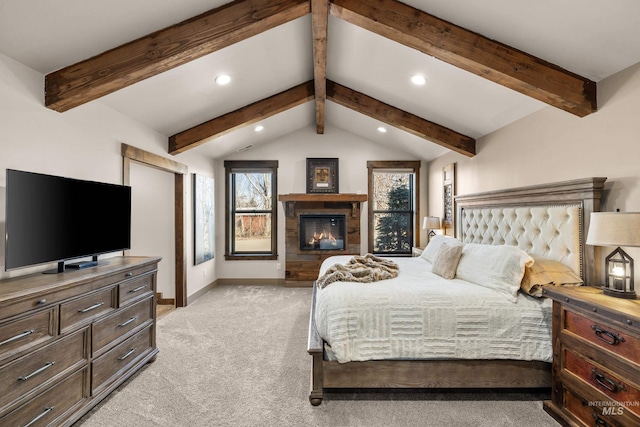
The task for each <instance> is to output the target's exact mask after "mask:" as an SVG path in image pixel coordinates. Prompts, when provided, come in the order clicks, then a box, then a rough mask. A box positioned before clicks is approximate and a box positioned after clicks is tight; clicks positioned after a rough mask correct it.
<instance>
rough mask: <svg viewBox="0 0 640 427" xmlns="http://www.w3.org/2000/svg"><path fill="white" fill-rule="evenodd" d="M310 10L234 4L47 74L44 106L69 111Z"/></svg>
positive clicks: (256, 0) (301, 2)
mask: <svg viewBox="0 0 640 427" xmlns="http://www.w3.org/2000/svg"><path fill="white" fill-rule="evenodd" d="M310 11H311V9H310V5H309V0H236V1H233V2H231V3H228V4H226V5H223V6H221V7H218V8H216V9H212V10H210V11H208V12H205V13H203V14H201V15H198V16H196V17H194V18H191V19H188V20H186V21H183V22H181V23H179V24H176V25H173V26H171V27H168V28H165V29H163V30H160V31H156V32H154V33H151V34H149V35H146V36H144V37H141V38H139V39H137V40H134V41H132V42H129V43H126V44H123V45H121V46H119V47H116V48H114V49H111V50H108V51H106V52H104V53H101V54H99V55H97V56H94V57H93V58H90V59H87V60H84V61H81V62H78V63H77V64H73V65H70V66H68V67H65V68H63V69H61V70H58V71H55V72H53V73H50V74H48V75H47V76H46V77H45V105H46V106H47V107H49V108H51V109H53V110H56V111H66V110H69V109H71V108H74V107H77V106H78V105H82V104H84V103H86V102H89V101H93V100H95V99H98V98H100V97H102V96H104V95H107V94H110V93H112V92H115V91H117V90H119V89H122V88H124V87H127V86H129V85H131V84H133V83H137V82H139V81H141V80H144V79H147V78H149V77H153V76H155V75H158V74H160V73H162V72H164V71H167V70H170V69H172V68H175V67H177V66H180V65H183V64H186V63H187V62H189V61H192V60H194V59H197V58H200V57H202V56H204V55H208V54H210V53H213V52H215V51H218V50H220V49H222V48H224V47H227V46H230V45H232V44H234V43H237V42H239V41H242V40H245V39H247V38H249V37H252V36H255V35H256V34H260V33H262V32H264V31H267V30H269V29H271V28H274V27H277V26H279V25H281V24H284V23H286V22H289V21H292V20H294V19H296V18H299V17H302V16H304V15H306V14H308V13H309V12H310Z"/></svg>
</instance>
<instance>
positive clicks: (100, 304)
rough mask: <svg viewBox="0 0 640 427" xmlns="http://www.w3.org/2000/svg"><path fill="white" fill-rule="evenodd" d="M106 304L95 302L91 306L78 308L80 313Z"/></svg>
mask: <svg viewBox="0 0 640 427" xmlns="http://www.w3.org/2000/svg"><path fill="white" fill-rule="evenodd" d="M103 305H104V303H103V302H99V303H97V304H93V305H92V306H91V307H87V308H83V309H82V310H78V313H87V312H89V311H91V310H95V309H96V308H99V307H102V306H103Z"/></svg>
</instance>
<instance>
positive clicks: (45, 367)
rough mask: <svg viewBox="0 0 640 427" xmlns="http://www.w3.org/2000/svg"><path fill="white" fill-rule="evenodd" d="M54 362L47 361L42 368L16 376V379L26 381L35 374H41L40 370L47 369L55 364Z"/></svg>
mask: <svg viewBox="0 0 640 427" xmlns="http://www.w3.org/2000/svg"><path fill="white" fill-rule="evenodd" d="M55 363H56V362H47V363H46V364H45V365H44V366H43V367H42V368H40V369H36V370H35V371H33V372H32V373H30V374H29V375H26V376H24V377H20V378H18V381H26V380H28V379H31V378H33V377H35V376H36V375H38V374H41V373H42V372H44V371H46V370H47V369H49V368H50V367H52V366H53V365H55Z"/></svg>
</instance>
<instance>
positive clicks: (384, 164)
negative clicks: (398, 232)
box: [367, 160, 421, 256]
mask: <svg viewBox="0 0 640 427" xmlns="http://www.w3.org/2000/svg"><path fill="white" fill-rule="evenodd" d="M420 165H421V161H420V160H370V161H368V162H367V170H368V173H367V180H368V192H369V194H368V200H369V203H367V205H368V223H369V228H368V230H367V234H368V247H369V252H371V253H374V254H379V255H384V256H411V255H412V250H411V249H410V250H409V252H407V253H405V252H401V253H397V254H396V253H388V252H374V244H373V243H374V240H373V237H374V232H375V226H374V213H376V212H378V211H377V210H374V204H375V203H374V195H373V174H374V173H375V171H376V170H378V169H382V170H385V169H386V170H392V169H399V170H401V169H405V170H407V171H408V172H409V171H411V172H409V173H413V175H414V181H413V191H414V194H413V201H412V205H413V206H412V207H413V211H412V213H413V218H412V222H411V224H412V225H413V236H412V237H413V239H412V240H413V241H412V242H411V246H412V247H415V246H416V244H417V242H419V241H420V227H419V225H420V215H419V210H420ZM398 212H399V213H403V212H405V213H406V211H398Z"/></svg>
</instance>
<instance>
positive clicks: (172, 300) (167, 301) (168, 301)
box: [156, 292, 176, 307]
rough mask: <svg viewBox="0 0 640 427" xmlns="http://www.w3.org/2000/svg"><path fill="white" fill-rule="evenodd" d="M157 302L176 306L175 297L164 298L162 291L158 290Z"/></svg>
mask: <svg viewBox="0 0 640 427" xmlns="http://www.w3.org/2000/svg"><path fill="white" fill-rule="evenodd" d="M156 304H158V305H172V306H174V307H175V305H176V299H175V298H162V292H156Z"/></svg>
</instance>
